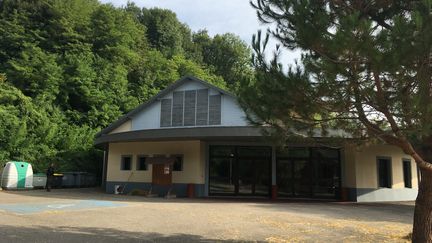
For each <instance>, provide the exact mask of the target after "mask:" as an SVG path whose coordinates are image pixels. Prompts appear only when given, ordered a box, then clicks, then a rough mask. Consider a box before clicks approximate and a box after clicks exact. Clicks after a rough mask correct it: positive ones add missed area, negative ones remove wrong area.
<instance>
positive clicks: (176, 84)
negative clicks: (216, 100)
mask: <svg viewBox="0 0 432 243" xmlns="http://www.w3.org/2000/svg"><path fill="white" fill-rule="evenodd" d="M188 81H195V82H198V83H201V84H203V85H205V86H207V87H209V88H212V89H215V90H217V91H219V92H220V93H222V94H225V95H228V96H231V97H233V98H235V99H237V98H236V97H235V95H234V94H232V93H230V92H228V91H226V90H224V89H221V88H219V87H217V86H215V85H213V84H210V83H208V82H206V81H204V80H201V79H199V78H196V77H193V76H185V77H182V78H181V79H179V80H177V81H175V82H174V83H173V84H171V85H170V86H168V87H167V88H165V89H164V90H162V91H160V92H159V93H158V94H157V95H155V96H153V97H152V98H151V99H150V100H148V101H147V102H145V103H143V104H141V105H139V106H138V107H137V108H135V109H133V110H132V111H130V112H129V113H127V114H126V115H124V116H122V117H120V118H119V119H118V120H117V121H115V122H113V123H111V124H110V125H109V126H108V127H106V128H105V129H103V130H102V131H100V132H98V133H97V134H96V136H95V137H96V138H97V137H100V136H101V135H103V134H108V133H109V132H111V131H112V130H114V129H116V128H117V127H119V126H120V125H121V124H123V123H124V122H126V121H128V120H130V119H131V118H132V117H133V116H134V115H135V114H137V113H138V112H140V111H142V110H144V109H145V108H147V107H148V106H150V105H151V104H152V103H153V102H155V101H157V100H158V99H160V98H161V97H163V96H164V95H166V94H168V93H169V92H171V91H173V90H175V89H176V88H177V87H180V86H181V85H182V84H184V83H186V82H188Z"/></svg>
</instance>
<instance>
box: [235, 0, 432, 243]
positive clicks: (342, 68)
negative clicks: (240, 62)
mask: <svg viewBox="0 0 432 243" xmlns="http://www.w3.org/2000/svg"><path fill="white" fill-rule="evenodd" d="M252 5H253V7H255V8H256V10H257V14H258V17H259V19H260V20H261V21H262V22H264V23H274V24H275V26H276V27H275V29H274V30H269V34H270V35H271V36H273V37H275V38H276V39H277V40H278V41H279V42H280V45H281V46H284V47H286V48H288V49H291V50H294V49H296V50H301V51H302V53H303V55H302V58H301V63H300V64H298V65H297V66H292V67H291V68H289V70H288V71H287V72H286V71H285V72H284V70H283V67H282V65H281V64H280V63H279V59H278V56H277V55H275V56H274V57H273V58H272V59H271V60H270V61H266V57H265V56H264V54H263V53H264V50H265V47H266V43H267V41H268V36H266V38H264V39H261V36H260V35H257V36H255V40H254V44H253V45H254V46H253V48H254V50H255V52H256V53H255V57H254V65H255V67H256V75H255V78H254V79H250V80H248V81H247V82H245V83H244V84H243V87H242V89H241V91H240V95H241V98H242V103H243V105H244V106H245V107H246V108H247V109H248V110H249V111H252V113H254V114H255V116H254V117H252V120H253V121H255V122H256V123H258V124H267V125H271V126H272V127H273V128H275V129H274V130H275V131H278V133H279V134H284V135H285V136H289V135H291V134H292V132H293V131H296V130H299V129H312V128H317V127H319V128H322V130H323V131H326V130H327V129H326V128H338V129H340V128H342V129H345V130H347V131H349V132H351V133H352V134H353V135H354V137H361V136H364V135H366V134H367V135H368V137H370V138H376V139H379V140H382V141H384V142H386V143H388V144H392V145H395V146H398V147H400V148H401V149H402V150H403V151H404V152H405V153H406V154H408V155H411V156H412V158H413V159H414V160H415V162H416V163H417V165H418V167H419V168H420V170H421V175H422V177H421V182H420V185H419V192H418V196H417V199H416V207H415V215H414V227H413V241H414V242H432V204H431V201H432V122H431V121H432V79H431V78H432V76H431V74H432V59H431V58H432V50H431V48H432V25H431V24H430V23H432V8H431V5H432V1H431V0H421V1H405V0H399V1H386V0H378V1H360V0H352V1H336V0H327V1H315V0H256V1H253V2H252Z"/></svg>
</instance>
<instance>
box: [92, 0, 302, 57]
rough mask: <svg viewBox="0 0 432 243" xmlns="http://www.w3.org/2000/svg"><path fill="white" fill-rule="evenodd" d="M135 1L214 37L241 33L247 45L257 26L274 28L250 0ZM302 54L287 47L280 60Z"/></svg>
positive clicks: (119, 2)
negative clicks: (259, 15) (171, 14)
mask: <svg viewBox="0 0 432 243" xmlns="http://www.w3.org/2000/svg"><path fill="white" fill-rule="evenodd" d="M101 2H103V3H112V4H113V5H115V6H124V5H126V3H127V2H128V0H101ZM133 2H135V4H136V5H137V6H139V7H146V8H152V7H158V8H164V9H170V10H171V11H173V12H175V13H176V14H177V18H178V19H179V20H180V21H181V22H183V23H186V24H187V25H188V26H189V27H190V28H191V29H192V31H194V32H196V31H198V30H202V29H206V30H207V31H208V33H209V34H210V35H211V36H213V35H215V34H223V33H227V32H230V33H234V34H236V35H238V36H239V37H240V38H241V39H242V40H243V41H245V42H246V44H248V45H250V44H251V42H252V35H253V34H255V33H257V31H258V29H261V30H262V32H263V33H265V31H266V30H267V28H268V27H271V26H269V25H264V24H261V23H260V22H259V20H258V18H257V16H256V11H255V10H254V9H253V8H252V6H251V5H250V4H249V0H135V1H133ZM275 45H276V42H275V41H270V42H269V44H268V48H267V49H268V50H267V55H270V54H271V53H272V52H271V51H272V49H274V47H275ZM270 47H271V48H270ZM299 56H300V54H299V53H298V52H291V51H288V50H284V51H283V52H282V54H281V60H282V63H284V64H292V63H294V60H295V59H298V58H299Z"/></svg>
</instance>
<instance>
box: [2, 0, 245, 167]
mask: <svg viewBox="0 0 432 243" xmlns="http://www.w3.org/2000/svg"><path fill="white" fill-rule="evenodd" d="M0 33H1V34H0V162H2V163H4V162H6V161H8V160H23V161H29V162H31V163H32V164H33V167H34V169H35V170H36V171H43V170H44V168H46V166H47V164H48V163H51V162H54V163H55V164H56V166H57V167H58V169H59V170H60V171H67V170H69V171H71V170H80V171H90V172H94V173H98V174H99V173H100V169H101V166H102V152H101V151H100V150H98V149H96V148H94V146H93V138H94V135H95V134H96V133H97V132H98V131H100V130H101V129H102V128H104V127H106V126H107V125H108V124H110V123H111V122H113V121H115V120H116V119H117V118H118V117H120V116H121V115H122V114H124V113H126V112H128V111H130V110H131V109H133V108H134V107H136V106H137V105H138V104H140V103H142V102H145V101H146V100H148V99H149V98H150V97H151V96H153V95H155V94H156V93H157V92H159V91H160V90H161V89H163V88H165V87H166V86H167V85H169V84H171V83H172V82H174V81H176V80H177V79H179V78H180V77H181V76H184V75H194V76H197V77H199V78H201V79H204V80H207V81H209V82H212V83H213V84H215V85H218V86H220V87H224V88H226V89H230V90H235V89H236V88H237V87H238V84H239V81H240V80H242V79H245V78H248V77H250V76H251V75H252V68H251V66H250V64H249V63H250V56H251V50H250V49H249V48H248V46H247V45H246V43H244V42H243V41H241V40H240V39H239V37H237V36H236V35H234V34H230V33H226V34H221V35H216V36H209V34H208V33H207V31H206V30H201V31H198V32H192V31H191V30H190V28H189V27H188V26H187V25H185V24H183V23H181V22H180V21H179V20H178V19H177V17H176V15H175V13H173V12H171V11H169V10H165V9H157V8H153V9H146V8H143V9H141V8H139V7H137V6H136V5H135V4H133V3H129V4H127V5H126V6H124V7H120V8H118V7H114V6H112V5H109V4H101V3H99V2H98V1H97V0H68V1H63V0H28V1H24V0H0Z"/></svg>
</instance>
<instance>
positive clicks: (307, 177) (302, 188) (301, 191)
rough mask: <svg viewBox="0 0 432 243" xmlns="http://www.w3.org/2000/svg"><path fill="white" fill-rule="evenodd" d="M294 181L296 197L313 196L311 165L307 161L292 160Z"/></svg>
mask: <svg viewBox="0 0 432 243" xmlns="http://www.w3.org/2000/svg"><path fill="white" fill-rule="evenodd" d="M292 163H293V165H294V168H293V175H292V177H293V179H294V195H295V196H298V197H310V196H311V180H313V178H312V176H311V168H310V166H311V164H310V163H309V161H308V160H305V159H296V160H292Z"/></svg>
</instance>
